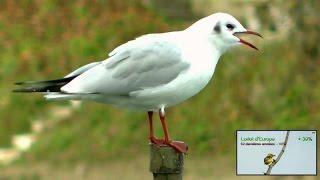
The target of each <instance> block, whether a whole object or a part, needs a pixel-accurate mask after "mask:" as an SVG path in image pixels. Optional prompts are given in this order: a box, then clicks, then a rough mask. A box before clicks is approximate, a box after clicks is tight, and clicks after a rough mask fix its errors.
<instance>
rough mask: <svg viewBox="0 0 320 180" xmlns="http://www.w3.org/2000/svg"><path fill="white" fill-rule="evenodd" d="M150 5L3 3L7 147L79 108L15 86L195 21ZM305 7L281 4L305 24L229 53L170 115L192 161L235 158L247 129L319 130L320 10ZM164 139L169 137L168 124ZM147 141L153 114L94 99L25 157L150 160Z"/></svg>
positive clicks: (1, 128)
mask: <svg viewBox="0 0 320 180" xmlns="http://www.w3.org/2000/svg"><path fill="white" fill-rule="evenodd" d="M141 2H142V1H141ZM141 2H140V1H126V2H124V1H116V0H108V1H99V0H95V1H91V0H79V1H54V0H46V1H40V0H34V1H29V0H21V1H12V0H3V1H0V43H1V44H0V59H1V60H0V63H1V64H0V93H1V97H0V117H1V118H0V145H1V146H2V147H5V146H8V145H9V141H10V136H11V135H12V134H14V133H23V132H28V131H30V122H31V121H32V120H34V118H35V117H41V116H42V117H43V118H44V120H45V114H46V111H47V110H48V109H49V108H50V107H52V106H58V105H59V106H68V104H69V103H68V102H57V101H52V102H47V101H45V100H44V99H43V98H42V96H41V95H32V96H31V95H20V94H13V93H11V90H12V89H13V88H14V86H13V83H14V82H16V81H25V80H30V79H31V80H42V79H55V78H59V77H62V76H64V75H65V74H67V73H68V72H70V71H72V70H73V69H75V68H78V67H79V66H82V65H84V64H86V63H89V62H92V61H96V60H103V59H105V58H106V57H107V53H108V52H110V51H111V50H112V49H113V48H115V47H116V46H117V45H120V44H122V43H124V42H126V41H128V40H130V39H132V38H135V37H137V36H139V35H142V34H147V33H153V32H165V31H172V30H177V29H182V28H185V27H187V26H188V25H190V24H191V22H188V21H187V20H184V21H180V22H168V21H166V20H164V18H163V17H162V16H161V15H159V14H156V13H154V12H153V11H152V10H150V8H148V7H146V6H144V5H143V4H142V3H141ZM298 2H300V1H297V4H295V3H289V4H286V3H285V2H284V3H282V4H281V5H282V6H283V7H285V8H286V10H288V11H290V13H291V17H292V18H293V20H297V19H301V18H302V20H297V21H299V22H300V21H301V23H302V25H298V26H295V27H294V29H295V31H294V30H292V31H290V32H289V33H290V34H288V35H287V36H285V37H281V38H276V39H272V40H270V39H268V37H266V36H265V39H264V40H260V41H259V44H258V46H259V48H260V49H261V51H259V52H256V51H253V50H251V49H249V48H247V47H240V48H237V49H235V50H233V51H232V52H228V53H227V54H226V55H224V56H223V57H222V58H221V60H220V62H219V64H218V66H217V69H216V72H215V75H214V77H213V79H212V81H211V82H210V84H209V85H208V87H206V88H205V89H204V90H203V91H202V92H201V93H200V94H199V95H197V96H196V97H194V98H192V99H190V100H188V101H187V102H185V103H183V104H181V105H178V106H176V107H174V108H170V109H168V110H167V111H168V112H167V117H168V126H169V131H170V133H171V136H172V137H173V138H174V139H178V140H183V141H185V142H187V143H188V144H189V147H190V154H199V155H203V154H209V155H211V154H229V155H231V153H233V152H235V131H236V130H237V129H319V127H320V121H319V119H320V111H319V109H320V93H319V89H320V81H319V80H318V77H319V75H320V71H319V70H318V66H319V65H320V57H319V45H318V42H319V24H320V23H319V18H318V17H319V15H318V13H319V12H317V11H316V7H319V6H315V5H312V4H311V5H310V6H308V7H307V8H306V9H307V11H308V15H305V14H304V13H305V12H304V11H303V12H299V13H301V14H299V15H297V13H298V12H297V10H296V9H295V8H297V7H300V6H301V4H300V5H299V4H298ZM308 2H311V1H308ZM310 8H311V9H312V12H313V13H315V14H316V16H315V14H312V13H310ZM298 9H299V8H298ZM299 10H301V9H299ZM293 23H294V24H297V23H296V22H293ZM305 31H306V33H304V32H305ZM273 33H277V31H275V32H273ZM311 34H313V35H312V36H309V35H311ZM156 132H157V134H158V135H159V136H160V135H161V128H160V125H159V124H158V125H157V128H156ZM147 137H148V123H147V113H145V112H129V111H126V110H123V109H115V108H113V107H111V106H105V105H101V104H97V103H93V102H85V103H83V104H82V106H81V108H80V109H79V110H77V111H76V113H74V115H73V116H72V117H70V118H68V119H67V120H65V121H62V122H61V123H59V124H58V125H57V126H56V127H55V128H52V129H49V130H48V131H46V132H45V133H43V135H41V137H40V139H39V141H38V142H37V143H36V144H35V145H34V146H33V148H32V151H31V152H28V153H27V154H25V157H24V159H25V160H30V161H33V160H41V161H46V160H49V161H50V162H60V161H63V162H74V161H82V160H84V161H89V162H90V161H92V162H102V161H104V160H106V159H113V158H125V157H129V156H134V155H136V154H139V153H147V151H148V146H147V144H148V139H147Z"/></svg>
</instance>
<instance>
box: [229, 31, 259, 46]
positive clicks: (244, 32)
mask: <svg viewBox="0 0 320 180" xmlns="http://www.w3.org/2000/svg"><path fill="white" fill-rule="evenodd" d="M233 34H234V35H237V34H253V35H256V36H260V37H261V38H263V37H262V36H261V34H259V33H257V32H254V31H249V30H248V31H243V32H235V33H233ZM238 38H239V37H238ZM239 39H240V43H242V44H245V45H247V46H249V47H252V48H253V49H256V50H259V49H258V48H257V47H256V46H254V45H253V44H251V43H249V42H248V41H245V40H243V39H241V38H239Z"/></svg>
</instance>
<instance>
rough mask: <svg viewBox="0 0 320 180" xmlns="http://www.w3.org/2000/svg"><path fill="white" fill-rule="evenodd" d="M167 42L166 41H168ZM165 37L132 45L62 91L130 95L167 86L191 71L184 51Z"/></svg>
mask: <svg viewBox="0 0 320 180" xmlns="http://www.w3.org/2000/svg"><path fill="white" fill-rule="evenodd" d="M164 39H165V38H164ZM164 39H163V38H161V35H147V36H143V37H140V38H138V39H136V40H133V41H129V42H127V43H125V44H123V45H121V46H119V47H117V48H116V49H115V50H113V51H112V52H111V53H110V54H109V56H110V57H109V58H108V59H107V60H105V61H102V63H100V64H98V65H95V66H93V67H91V68H90V69H88V70H86V71H85V72H84V73H82V74H81V75H79V76H78V77H76V78H75V79H73V80H72V81H71V82H70V83H68V84H67V85H65V86H64V87H62V91H64V92H67V93H101V94H114V95H128V94H129V93H130V92H133V91H137V90H141V89H146V88H152V87H157V86H161V85H163V84H166V83H168V82H170V81H172V80H174V79H175V78H177V77H178V76H179V75H180V74H181V73H183V72H184V71H186V70H187V69H188V68H189V63H187V62H185V61H183V60H182V53H181V50H180V48H179V47H178V46H177V45H176V44H175V43H173V42H172V41H168V40H164Z"/></svg>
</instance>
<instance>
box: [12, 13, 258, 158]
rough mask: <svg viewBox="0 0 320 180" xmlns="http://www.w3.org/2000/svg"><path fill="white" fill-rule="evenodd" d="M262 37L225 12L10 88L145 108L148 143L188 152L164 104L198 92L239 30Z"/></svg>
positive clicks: (48, 96)
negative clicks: (57, 75) (159, 133)
mask: <svg viewBox="0 0 320 180" xmlns="http://www.w3.org/2000/svg"><path fill="white" fill-rule="evenodd" d="M241 34H249V35H256V36H260V37H262V36H261V35H260V34H259V33H257V32H254V31H250V30H247V29H246V28H244V27H243V26H242V25H241V24H240V23H239V21H237V20H236V19H235V18H234V17H233V16H231V15H230V14H227V13H215V14H212V15H209V16H207V17H205V18H202V19H200V20H198V21H197V22H195V23H194V24H192V25H191V26H190V27H188V28H187V29H185V30H182V31H173V32H166V33H156V34H148V35H143V36H141V37H138V38H136V39H134V40H131V41H128V42H126V43H124V44H122V45H120V46H118V47H116V48H115V49H114V50H113V51H112V52H111V53H109V56H108V57H107V58H106V59H105V60H103V61H100V62H92V63H90V64H87V65H84V66H82V67H80V68H79V69H76V70H75V71H73V72H71V73H70V74H68V75H67V76H65V77H64V78H61V79H55V80H48V81H27V82H18V83H16V85H22V86H23V88H20V89H16V90H13V91H14V92H21V93H29V92H30V93H31V92H42V93H45V95H44V97H45V98H46V99H48V100H80V101H87V100H88V101H95V102H99V103H104V104H110V105H113V106H117V107H124V108H128V109H134V110H141V111H145V112H148V118H149V130H150V135H149V138H150V142H151V143H153V144H156V145H159V146H160V145H167V146H171V147H173V148H174V149H175V150H176V151H177V152H179V153H187V150H188V146H187V144H186V143H184V142H182V141H173V140H171V139H170V137H169V133H168V129H167V126H166V116H165V109H166V108H168V107H171V106H174V105H176V104H179V103H181V102H183V101H185V100H187V99H189V98H191V97H192V96H194V95H196V94H197V93H199V92H200V91H201V90H202V89H203V88H204V87H205V86H206V85H207V84H208V82H209V81H210V79H211V78H212V76H213V74H214V71H215V67H216V65H217V63H218V60H219V58H220V56H221V55H222V54H224V53H225V52H226V51H227V50H229V49H231V48H232V47H235V46H238V45H241V44H244V45H247V46H249V47H251V48H253V49H256V50H258V48H257V47H255V46H254V45H253V44H251V43H249V42H247V41H245V40H243V39H241V38H240V37H238V35H241ZM154 112H159V118H160V121H161V124H162V128H163V132H164V139H157V138H156V137H155V136H154V129H153V113H154Z"/></svg>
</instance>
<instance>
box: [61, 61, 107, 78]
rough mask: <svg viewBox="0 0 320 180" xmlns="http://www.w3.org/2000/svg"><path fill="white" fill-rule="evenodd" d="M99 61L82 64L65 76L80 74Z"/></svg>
mask: <svg viewBox="0 0 320 180" xmlns="http://www.w3.org/2000/svg"><path fill="white" fill-rule="evenodd" d="M100 63H101V62H93V63H90V64H86V65H84V66H82V67H80V68H78V69H76V70H74V71H72V72H71V73H69V74H68V75H66V76H65V78H68V77H72V76H77V75H80V74H82V73H84V72H85V71H87V70H89V69H91V68H93V67H94V66H96V65H98V64H100Z"/></svg>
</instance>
